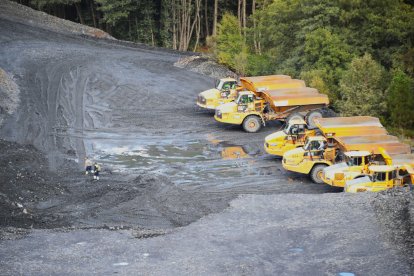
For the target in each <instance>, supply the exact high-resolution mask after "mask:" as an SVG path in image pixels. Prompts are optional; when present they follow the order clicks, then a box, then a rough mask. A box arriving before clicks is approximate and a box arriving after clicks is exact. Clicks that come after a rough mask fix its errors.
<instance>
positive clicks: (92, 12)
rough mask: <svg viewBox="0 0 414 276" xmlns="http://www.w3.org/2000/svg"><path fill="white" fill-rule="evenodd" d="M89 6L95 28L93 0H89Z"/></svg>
mask: <svg viewBox="0 0 414 276" xmlns="http://www.w3.org/2000/svg"><path fill="white" fill-rule="evenodd" d="M90 6H91V15H92V20H93V26H94V27H95V28H96V27H97V24H96V15H95V8H94V7H93V0H90Z"/></svg>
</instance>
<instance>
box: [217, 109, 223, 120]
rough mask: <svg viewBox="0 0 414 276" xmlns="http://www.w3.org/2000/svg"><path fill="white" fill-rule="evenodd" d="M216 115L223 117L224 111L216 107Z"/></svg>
mask: <svg viewBox="0 0 414 276" xmlns="http://www.w3.org/2000/svg"><path fill="white" fill-rule="evenodd" d="M216 116H217V117H218V118H220V119H221V117H222V113H221V111H220V110H218V109H216Z"/></svg>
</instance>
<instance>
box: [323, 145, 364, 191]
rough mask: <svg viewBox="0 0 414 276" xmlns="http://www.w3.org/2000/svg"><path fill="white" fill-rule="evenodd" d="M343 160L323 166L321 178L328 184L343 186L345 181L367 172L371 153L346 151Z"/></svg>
mask: <svg viewBox="0 0 414 276" xmlns="http://www.w3.org/2000/svg"><path fill="white" fill-rule="evenodd" d="M344 156H345V162H341V163H338V164H335V165H331V166H329V167H326V168H324V170H323V172H322V180H323V182H325V183H326V184H328V185H331V186H335V187H344V186H345V181H347V180H351V179H354V178H356V177H359V176H362V175H364V174H367V173H368V171H369V170H368V166H369V165H370V163H371V160H370V159H371V157H372V153H370V152H369V151H348V152H345V153H344Z"/></svg>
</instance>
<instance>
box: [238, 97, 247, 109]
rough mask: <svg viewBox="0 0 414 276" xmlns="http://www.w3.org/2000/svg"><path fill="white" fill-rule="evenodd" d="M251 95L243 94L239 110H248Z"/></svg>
mask: <svg viewBox="0 0 414 276" xmlns="http://www.w3.org/2000/svg"><path fill="white" fill-rule="evenodd" d="M248 96H249V95H241V96H240V99H239V103H238V106H237V111H238V112H246V110H247V108H248V104H249V98H248Z"/></svg>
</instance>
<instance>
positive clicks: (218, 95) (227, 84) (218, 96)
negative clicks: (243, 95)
mask: <svg viewBox="0 0 414 276" xmlns="http://www.w3.org/2000/svg"><path fill="white" fill-rule="evenodd" d="M237 88H238V85H237V81H236V80H235V79H233V78H223V79H219V80H217V81H216V83H215V87H214V88H212V89H209V90H206V91H203V92H201V93H200V94H198V97H197V105H198V106H199V107H202V108H206V109H211V110H214V109H215V108H216V107H217V106H218V105H220V104H224V103H227V102H231V101H233V100H234V99H235V97H236V94H237V92H236V89H237Z"/></svg>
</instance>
